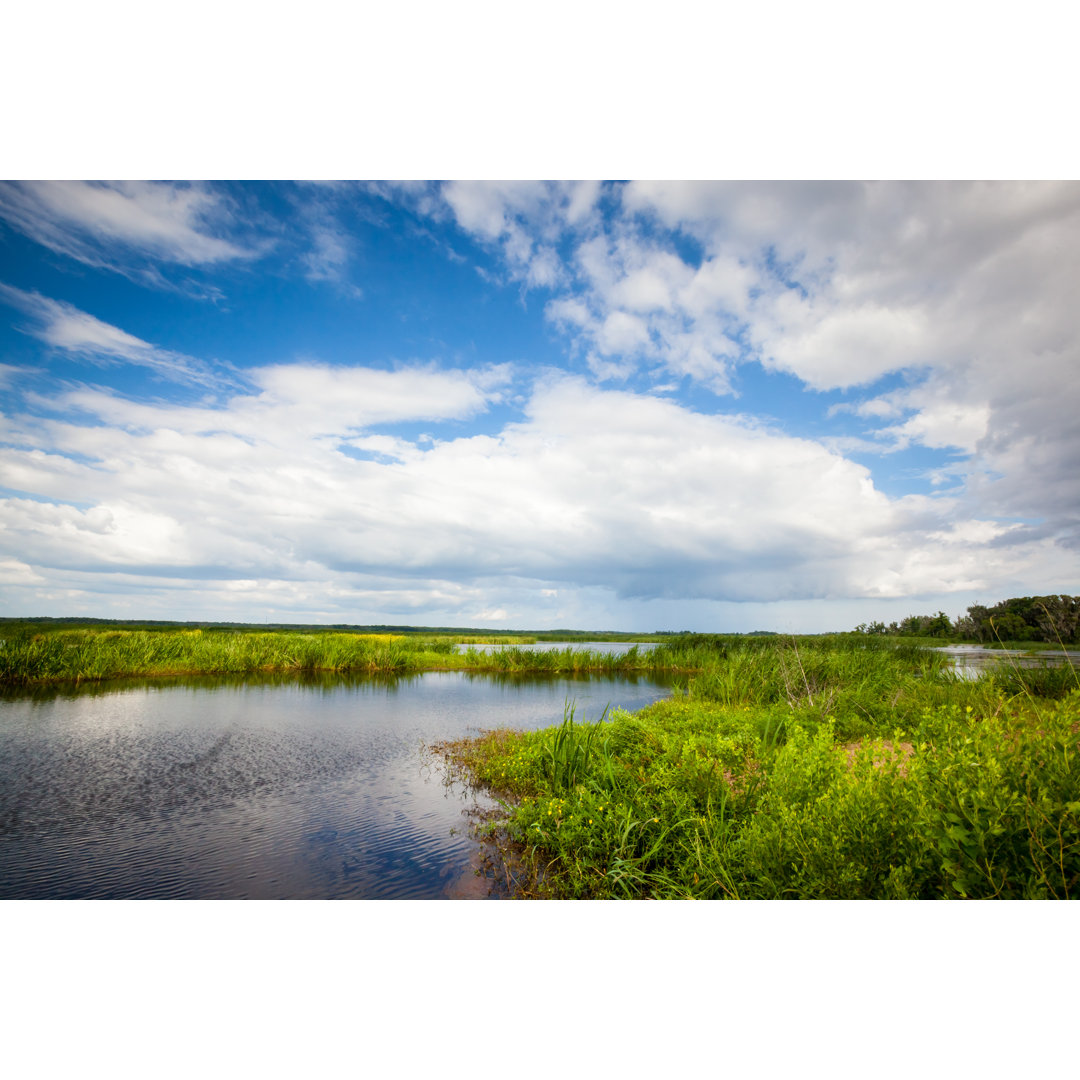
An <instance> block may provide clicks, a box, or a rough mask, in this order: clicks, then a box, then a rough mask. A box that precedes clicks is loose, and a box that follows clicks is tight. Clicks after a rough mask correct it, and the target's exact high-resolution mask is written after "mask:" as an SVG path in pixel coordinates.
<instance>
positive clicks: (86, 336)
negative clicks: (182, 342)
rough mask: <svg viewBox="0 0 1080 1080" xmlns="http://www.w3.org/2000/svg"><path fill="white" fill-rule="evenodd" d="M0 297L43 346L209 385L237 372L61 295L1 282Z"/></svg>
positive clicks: (222, 383) (229, 381) (230, 381)
mask: <svg viewBox="0 0 1080 1080" xmlns="http://www.w3.org/2000/svg"><path fill="white" fill-rule="evenodd" d="M0 302H3V303H5V304H9V305H10V306H12V307H14V308H17V309H18V310H19V311H22V312H23V313H24V314H26V315H28V316H29V317H30V318H31V320H32V322H31V324H30V325H29V326H28V327H25V328H24V329H25V331H26V332H27V333H29V334H31V335H33V336H34V337H36V338H38V339H39V340H40V341H42V342H44V343H45V344H46V345H48V346H50V347H52V348H54V349H58V350H60V351H61V352H64V353H67V354H68V355H70V356H75V357H78V358H80V359H83V360H87V361H89V362H90V363H94V364H99V365H103V364H115V363H123V364H134V365H136V366H138V367H145V368H150V369H151V370H152V371H153V372H154V373H155V374H157V375H159V376H161V377H162V378H165V379H169V380H171V381H173V382H183V383H193V384H198V385H201V386H205V387H208V388H223V387H226V386H235V385H236V384H237V379H236V378H235V376H233V375H230V374H227V373H225V372H224V371H222V370H221V369H220V368H219V367H215V366H213V365H211V364H209V363H207V362H206V361H205V360H200V359H198V358H197V357H194V356H185V355H184V354H183V353H178V352H173V351H172V350H170V349H162V348H160V347H159V346H157V345H152V344H150V342H148V341H143V340H142V339H141V338H138V337H135V336H134V335H133V334H129V333H127V331H125V330H121V329H120V328H119V327H117V326H112V325H110V324H109V323H106V322H102V321H101V319H98V318H95V317H94V316H93V315H90V314H88V313H87V312H85V311H80V310H79V309H78V308H77V307H75V306H74V305H73V304H68V303H66V302H65V301H63V300H52V299H50V298H49V297H46V296H42V295H41V294H40V293H37V292H26V291H24V290H22V289H16V288H14V287H13V286H11V285H5V284H4V283H3V282H0Z"/></svg>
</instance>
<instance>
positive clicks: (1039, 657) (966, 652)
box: [933, 645, 1080, 679]
mask: <svg viewBox="0 0 1080 1080" xmlns="http://www.w3.org/2000/svg"><path fill="white" fill-rule="evenodd" d="M933 651H934V652H939V653H944V654H945V655H946V656H947V657H948V658H949V659H950V660H952V664H953V669H954V671H955V672H956V674H957V675H958V676H959V677H960V678H962V679H978V678H980V677H981V676H982V675H983V674H985V673H986V672H987V671H993V670H995V669H1001V668H1004V669H1015V668H1025V669H1028V670H1035V669H1038V668H1043V667H1061V666H1063V665H1064V664H1070V663H1071V664H1072V665H1073V666H1074V667H1075V666H1078V665H1080V652H1070V651H1068V650H1065V649H1046V650H1040V651H1038V652H1025V651H1023V650H1020V649H986V648H983V647H982V646H980V645H945V646H941V647H939V648H935V649H934V650H933Z"/></svg>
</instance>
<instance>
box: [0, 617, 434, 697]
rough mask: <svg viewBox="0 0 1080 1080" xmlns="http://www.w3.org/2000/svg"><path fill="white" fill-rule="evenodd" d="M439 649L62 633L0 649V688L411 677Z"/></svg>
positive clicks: (375, 637) (302, 639)
mask: <svg viewBox="0 0 1080 1080" xmlns="http://www.w3.org/2000/svg"><path fill="white" fill-rule="evenodd" d="M439 648H440V646H439V645H438V643H432V642H423V641H419V640H410V639H406V638H404V637H401V636H398V635H392V634H338V633H324V634H299V633H285V632H277V633H275V632H270V633H234V632H228V631H223V632H203V631H202V630H181V631H150V630H60V631H53V632H51V633H21V634H15V635H12V636H9V637H7V638H5V639H4V642H3V645H2V647H0V683H3V684H8V685H27V684H34V683H42V682H52V681H59V680H65V681H67V680H71V681H75V682H82V681H85V680H94V679H110V678H119V677H124V676H158V675H182V674H191V675H195V674H222V675H224V674H229V675H243V674H251V673H255V672H269V671H278V672H292V673H297V674H302V673H311V672H316V671H334V672H370V673H372V674H375V673H380V674H406V673H408V672H411V671H419V670H423V668H425V667H427V666H430V665H431V664H432V662H437V661H438V660H439V658H440V654H439V653H438V651H437V650H438V649H439Z"/></svg>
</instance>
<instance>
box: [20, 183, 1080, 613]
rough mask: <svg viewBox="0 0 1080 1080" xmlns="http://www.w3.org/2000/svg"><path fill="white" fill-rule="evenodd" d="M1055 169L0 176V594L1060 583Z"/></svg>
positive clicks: (1067, 430)
mask: <svg viewBox="0 0 1080 1080" xmlns="http://www.w3.org/2000/svg"><path fill="white" fill-rule="evenodd" d="M1078 280H1080V184H1078V183H1076V182H1019V181H1017V182H1012V181H1009V182H1006V181H990V182H943V181H920V182H914V181H913V182H853V181H840V182H837V181H809V182H798V181H776V182H756V181H739V182H711V181H701V180H699V181H686V182H666V181H665V182H661V181H629V182H621V181H620V182H596V181H583V182H561V181H560V182H532V181H529V182H522V181H513V182H509V181H502V182H466V181H449V182H403V183H396V182H386V181H380V182H371V183H366V182H311V183H307V182H304V183H287V182H269V183H241V182H232V183H200V182H189V181H185V182H176V183H166V182H151V181H138V182H134V181H132V182H115V183H111V182H84V181H76V180H65V181H45V182H31V181H6V182H3V183H0V401H2V416H3V421H2V430H0V613H2V614H5V615H12V616H31V615H49V616H96V617H105V618H131V619H142V618H146V619H178V620H188V619H198V620H241V621H247V622H256V623H257V622H263V621H269V622H305V623H354V624H393V625H422V626H475V627H491V628H528V629H546V628H559V627H572V628H580V629H597V630H599V629H612V630H638V631H653V630H684V629H687V630H713V631H743V632H746V631H752V630H776V631H780V632H813V631H827V630H843V629H850V628H852V627H853V626H854V625H856V624H857V623H860V622H864V621H872V620H874V619H882V620H884V621H886V622H888V621H891V620H892V619H899V618H902V617H904V616H905V615H908V614H911V613H922V612H936V611H937V610H939V609H941V610H944V611H946V612H947V613H948V614H950V615H951V616H956V615H958V614H960V613H961V612H963V611H964V610H965V608H966V607H967V606H968V605H969V604H972V603H976V602H982V603H994V602H996V601H998V600H1000V599H1004V598H1005V597H1008V596H1019V595H1033V594H1045V593H1054V592H1065V593H1078V592H1080V552H1078V532H1077V524H1078V518H1080V498H1078V496H1080V481H1078V479H1077V478H1078V475H1080V471H1078V467H1080V425H1078V424H1077V421H1076V417H1077V416H1078V415H1080V382H1078V380H1077V379H1076V377H1075V375H1076V372H1077V370H1078V361H1080V352H1078V344H1077V333H1076V331H1077V321H1078V318H1080V316H1078V314H1077V305H1076V296H1075V293H1076V282H1077V281H1078Z"/></svg>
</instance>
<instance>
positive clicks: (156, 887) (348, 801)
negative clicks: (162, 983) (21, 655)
mask: <svg viewBox="0 0 1080 1080" xmlns="http://www.w3.org/2000/svg"><path fill="white" fill-rule="evenodd" d="M666 692H667V691H666V689H665V688H664V687H662V686H659V685H656V684H654V683H652V682H650V681H648V680H644V679H641V678H640V677H638V678H635V679H633V680H623V679H608V680H597V679H572V680H567V679H546V680H539V681H532V682H530V681H528V680H513V681H507V680H483V679H477V678H476V677H475V676H473V677H464V676H462V675H461V674H460V673H454V672H448V673H432V674H431V675H430V676H424V677H421V678H416V679H412V680H408V681H405V682H403V683H402V684H400V685H396V686H388V685H387V684H385V683H381V684H379V683H364V682H360V681H357V680H341V681H340V682H338V683H334V682H332V681H327V680H321V681H320V682H319V684H318V685H317V686H305V685H304V684H301V683H289V682H281V681H274V682H268V683H266V684H260V683H258V682H250V683H237V682H222V683H216V684H215V683H213V682H208V681H207V680H198V682H197V684H196V685H194V686H192V685H188V684H185V683H174V684H172V685H169V686H162V685H161V684H156V685H143V686H128V687H126V688H121V689H117V690H114V691H113V692H112V693H106V694H103V693H100V692H91V693H87V694H74V693H71V692H70V691H66V692H59V693H52V694H46V693H37V694H34V695H27V696H26V697H23V698H18V697H12V696H11V695H8V696H7V697H6V698H5V699H4V700H0V897H4V898H11V897H36V898H50V897H52V898H99V899H109V898H121V897H130V898H151V897H153V898H163V899H172V898H207V899H211V898H251V899H269V898H277V897H295V898H319V897H326V898H331V897H332V898H371V899H393V898H402V899H403V898H421V897H436V896H442V895H447V894H448V892H451V891H453V890H454V889H456V888H458V885H457V884H456V883H459V882H461V881H462V880H464V879H466V877H467V876H468V875H469V874H470V873H471V869H470V865H471V864H470V860H471V859H473V858H474V856H475V851H476V847H475V843H474V842H473V841H472V840H471V839H470V837H469V835H468V823H467V820H466V818H465V816H464V814H463V812H464V811H467V810H468V809H469V808H470V807H471V806H472V805H473V802H472V799H471V797H466V795H465V793H464V792H462V790H461V788H460V787H457V788H450V789H448V788H446V787H444V785H443V783H442V778H441V775H440V774H439V772H438V771H437V770H433V769H432V768H430V767H427V766H425V762H424V759H423V757H422V755H421V752H420V747H421V742H422V741H426V742H434V741H436V740H439V739H444V738H455V737H460V736H462V735H466V734H468V733H470V732H475V731H476V730H477V729H479V728H483V727H495V726H500V725H503V724H506V725H510V726H516V727H519V728H536V727H541V726H546V725H548V724H551V723H554V722H557V721H558V720H560V719H561V717H562V710H563V704H564V702H565V701H566V700H567V699H568V698H569V699H572V700H576V701H577V702H578V716H579V717H585V718H589V717H595V716H599V715H600V713H601V711H602V709H603V708H604V706H605V705H606V704H608V703H609V702H610V703H612V704H614V705H622V706H624V707H627V708H640V707H641V706H643V705H645V704H647V703H648V702H649V701H653V700H656V699H657V698H658V697H662V696H664V695H665V694H666ZM485 805H487V803H485ZM474 876H475V875H474ZM456 894H457V893H456ZM456 894H455V895H456Z"/></svg>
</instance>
